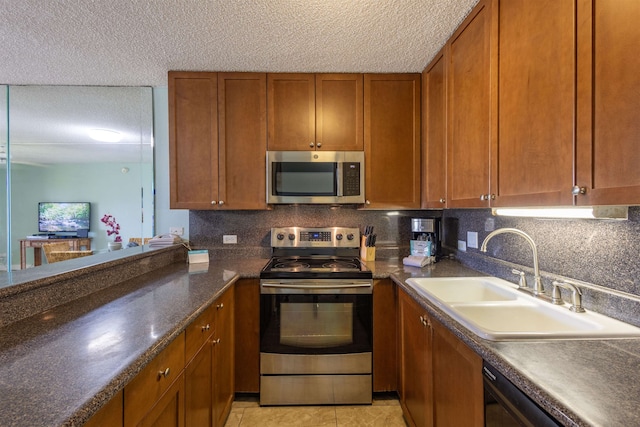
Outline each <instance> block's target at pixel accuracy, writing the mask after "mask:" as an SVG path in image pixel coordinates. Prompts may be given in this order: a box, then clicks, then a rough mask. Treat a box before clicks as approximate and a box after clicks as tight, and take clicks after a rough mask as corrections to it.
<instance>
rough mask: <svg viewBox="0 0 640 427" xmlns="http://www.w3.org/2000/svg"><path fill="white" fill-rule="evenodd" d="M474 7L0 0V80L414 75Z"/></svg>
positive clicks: (334, 1) (437, 0)
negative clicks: (178, 73)
mask: <svg viewBox="0 0 640 427" xmlns="http://www.w3.org/2000/svg"><path fill="white" fill-rule="evenodd" d="M476 2H477V0H45V1H43V0H0V40H1V41H2V44H1V48H0V84H54V85H129V86H132V85H133V86H137V85H144V86H166V85H167V71H169V70H211V71H266V72H419V71H422V69H423V68H424V67H425V65H426V64H427V63H428V61H429V60H430V59H431V58H432V57H433V56H434V55H435V53H437V51H438V50H439V49H440V48H441V47H442V46H443V44H444V42H445V41H446V40H447V38H448V37H449V35H450V34H451V33H452V32H453V30H454V29H455V28H456V27H457V25H458V24H459V23H460V22H461V21H462V19H463V18H464V17H465V16H466V15H467V14H468V12H469V11H470V9H471V8H472V7H473V5H474V4H475V3H476Z"/></svg>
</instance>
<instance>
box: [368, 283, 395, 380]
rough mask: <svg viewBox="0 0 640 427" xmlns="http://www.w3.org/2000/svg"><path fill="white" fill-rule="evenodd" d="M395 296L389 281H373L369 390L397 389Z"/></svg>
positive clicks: (393, 286)
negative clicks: (371, 375) (371, 379)
mask: <svg viewBox="0 0 640 427" xmlns="http://www.w3.org/2000/svg"><path fill="white" fill-rule="evenodd" d="M396 319H397V296H396V285H395V284H394V283H393V282H392V281H391V280H390V279H385V280H376V281H375V282H374V284H373V391H374V392H382V391H396V390H398V369H397V366H398V363H397V349H398V346H397V342H396V341H397V321H396Z"/></svg>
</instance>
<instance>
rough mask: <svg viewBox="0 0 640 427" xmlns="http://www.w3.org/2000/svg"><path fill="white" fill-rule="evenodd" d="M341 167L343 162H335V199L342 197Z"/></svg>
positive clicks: (342, 175)
mask: <svg viewBox="0 0 640 427" xmlns="http://www.w3.org/2000/svg"><path fill="white" fill-rule="evenodd" d="M343 167H344V162H337V163H336V186H337V187H338V188H337V191H336V196H337V197H342V196H343V195H344V194H343V193H344V192H343V191H342V187H343V185H344V184H343V183H342V178H343V177H344V174H343V172H342V171H343Z"/></svg>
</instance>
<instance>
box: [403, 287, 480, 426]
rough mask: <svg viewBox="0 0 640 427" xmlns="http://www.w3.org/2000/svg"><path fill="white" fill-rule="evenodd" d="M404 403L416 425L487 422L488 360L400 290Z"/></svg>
mask: <svg viewBox="0 0 640 427" xmlns="http://www.w3.org/2000/svg"><path fill="white" fill-rule="evenodd" d="M398 304H399V319H400V322H399V333H400V340H399V358H400V376H399V380H400V387H399V394H400V404H401V406H402V410H403V412H404V416H405V419H406V421H407V423H408V424H409V425H411V426H416V427H422V426H441V427H447V426H465V427H466V426H483V425H484V412H483V411H484V410H483V399H484V396H483V390H482V359H481V358H480V356H478V355H477V354H476V353H475V352H473V350H471V349H470V348H469V347H467V346H466V345H465V344H464V343H463V342H462V341H460V340H459V339H458V338H457V337H456V336H455V335H453V334H452V333H451V332H449V330H448V329H447V328H445V327H444V326H443V325H441V324H440V323H438V322H437V321H435V320H433V319H432V318H431V317H430V316H429V315H428V314H427V312H426V310H424V309H423V308H422V307H421V306H420V305H419V304H418V303H417V302H416V301H415V300H414V299H413V298H412V297H411V296H409V295H408V294H407V293H406V292H404V291H399V295H398Z"/></svg>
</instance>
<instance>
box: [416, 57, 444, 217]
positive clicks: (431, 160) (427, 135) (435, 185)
mask: <svg viewBox="0 0 640 427" xmlns="http://www.w3.org/2000/svg"><path fill="white" fill-rule="evenodd" d="M445 64H446V59H445V53H444V49H443V50H442V51H440V52H439V53H438V54H437V55H436V57H435V58H434V59H433V60H432V61H431V63H430V64H429V65H428V66H427V68H425V70H424V71H423V72H422V205H421V206H422V208H444V207H446V198H447V132H446V117H447V115H446V105H447V104H446V99H447V93H446V88H447V86H446V74H445Z"/></svg>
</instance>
